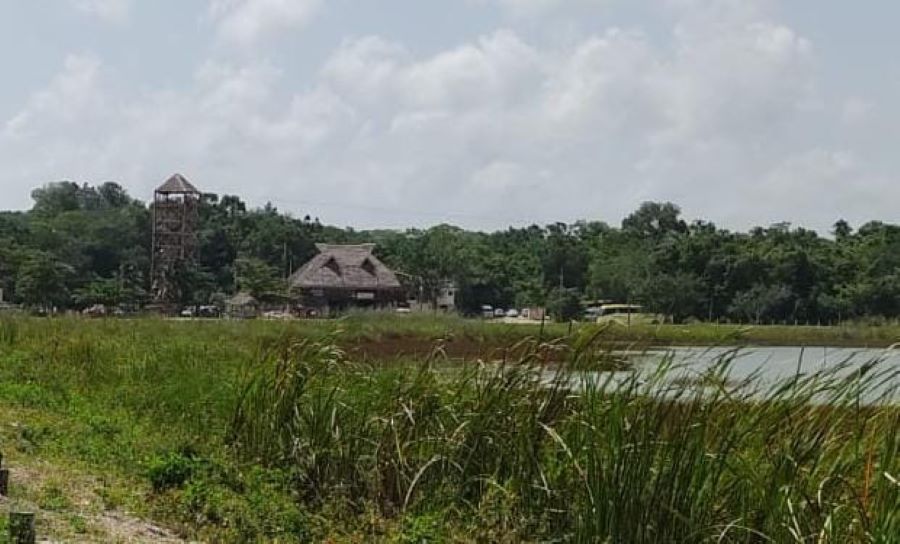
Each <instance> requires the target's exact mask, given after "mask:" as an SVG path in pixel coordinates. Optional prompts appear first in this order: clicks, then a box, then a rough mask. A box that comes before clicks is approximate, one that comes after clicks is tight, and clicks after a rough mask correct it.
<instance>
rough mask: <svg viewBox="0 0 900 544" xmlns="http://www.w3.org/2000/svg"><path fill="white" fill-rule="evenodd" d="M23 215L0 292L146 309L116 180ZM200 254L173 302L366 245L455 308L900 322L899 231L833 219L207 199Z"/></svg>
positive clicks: (135, 229) (271, 277)
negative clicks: (516, 212)
mask: <svg viewBox="0 0 900 544" xmlns="http://www.w3.org/2000/svg"><path fill="white" fill-rule="evenodd" d="M32 197H33V200H34V204H33V207H32V208H31V209H30V210H28V211H25V212H0V288H2V290H3V293H4V298H5V300H6V301H7V302H14V303H20V304H22V305H25V306H27V307H32V308H43V309H49V308H55V309H59V310H64V309H82V308H86V307H89V306H92V305H96V304H103V305H107V306H111V307H129V308H133V309H137V308H140V307H142V306H143V305H145V304H147V303H148V302H149V301H148V297H149V295H148V292H149V287H150V286H149V277H150V266H151V263H150V253H151V212H150V209H149V207H148V205H147V204H145V203H144V202H141V201H140V200H138V199H135V198H133V197H131V196H130V195H129V194H128V193H127V192H126V191H125V190H124V189H123V188H122V187H121V186H120V185H118V184H116V183H111V182H110V183H103V184H101V185H98V186H91V185H87V184H76V183H72V182H57V183H51V184H48V185H45V186H43V187H41V188H39V189H36V190H35V191H34V192H33V193H32ZM198 236H199V243H200V246H199V255H198V259H197V261H196V262H195V263H193V265H191V266H190V267H188V268H186V269H185V270H184V271H183V273H182V274H180V276H179V282H180V289H179V293H180V295H179V296H180V298H181V300H180V302H181V304H183V305H185V306H187V305H196V304H210V303H212V304H217V303H218V304H220V303H222V302H223V301H224V300H225V299H227V297H228V296H230V295H231V294H233V293H235V292H238V291H248V292H250V293H251V294H253V295H254V296H257V297H261V298H265V297H266V296H270V295H273V296H274V295H280V294H284V289H285V286H286V282H285V281H284V279H285V278H286V277H287V276H288V275H289V274H290V272H291V271H292V270H295V269H296V268H298V267H299V266H300V265H302V264H303V263H304V262H306V261H307V260H308V259H310V258H311V257H312V256H313V255H314V254H315V252H316V249H315V244H316V243H318V242H327V243H364V242H373V243H376V244H377V250H376V251H377V254H378V255H379V257H380V258H381V259H382V260H384V261H385V262H386V263H387V264H388V265H389V266H391V267H393V268H394V269H395V270H396V271H398V272H400V273H401V278H403V280H404V281H405V282H406V283H407V284H408V285H409V286H410V288H411V289H412V290H415V291H417V292H419V293H421V294H423V295H424V296H425V298H426V299H427V298H430V297H433V296H435V295H436V293H437V291H438V290H439V289H440V288H441V287H442V286H444V285H445V284H446V283H447V282H452V283H454V284H455V285H456V286H457V288H458V292H459V294H458V300H457V302H458V306H459V308H460V309H461V311H463V312H464V313H470V314H474V313H477V312H478V311H479V309H480V308H481V306H482V305H486V304H489V305H492V306H494V307H501V308H521V307H529V306H548V307H550V308H551V309H552V310H553V311H554V313H555V314H556V315H557V316H561V317H566V318H568V317H574V316H576V315H577V314H578V313H579V311H580V310H579V307H580V304H581V303H582V302H583V301H585V300H600V299H603V300H611V301H617V302H629V303H634V304H641V305H643V306H644V307H645V308H646V309H647V310H648V311H652V312H658V313H664V314H667V315H670V316H672V317H673V319H674V320H675V321H679V322H680V321H685V320H689V319H700V320H729V321H739V322H771V321H777V322H795V321H798V322H835V321H840V320H847V319H860V318H873V319H881V318H895V317H898V316H900V226H897V225H892V224H886V223H882V222H878V221H872V222H869V223H866V224H864V225H862V226H860V227H859V228H858V229H856V230H854V229H853V228H852V227H851V226H850V225H849V224H847V222H845V221H838V222H837V223H835V225H834V228H833V231H832V232H831V233H829V234H828V235H827V236H822V235H820V234H818V233H816V232H814V231H812V230H807V229H803V228H793V227H792V226H791V225H790V224H789V223H779V224H775V225H771V226H768V227H757V228H754V229H752V230H750V231H749V232H733V231H730V230H728V229H722V228H719V227H717V226H716V225H714V224H712V223H710V222H706V221H693V222H688V221H686V220H685V219H683V218H682V216H681V212H680V210H679V208H678V206H676V205H675V204H672V203H654V202H648V203H644V204H642V205H641V206H640V207H639V208H638V209H637V210H636V211H635V212H633V213H632V214H630V215H629V216H628V217H626V218H625V219H624V220H623V221H622V222H621V224H620V225H618V226H612V225H610V224H608V223H605V222H602V221H578V222H576V223H573V224H565V223H555V224H551V225H545V226H538V225H532V226H529V227H523V228H509V229H506V230H502V231H497V232H491V233H486V232H475V231H468V230H464V229H461V228H457V227H454V226H450V225H438V226H435V227H432V228H429V229H409V230H405V231H394V230H354V229H351V228H337V227H332V226H327V225H323V224H321V223H320V222H319V221H318V219H312V218H310V217H308V216H307V217H303V218H298V217H294V216H292V215H290V214H285V213H281V212H279V210H277V209H276V208H275V207H274V206H272V205H266V206H264V207H262V208H252V209H251V208H250V207H248V206H247V205H246V203H245V202H243V201H242V200H241V199H240V198H239V197H237V196H231V195H229V196H222V197H221V198H220V197H218V196H216V195H204V196H203V198H202V201H201V206H200V229H199V233H198Z"/></svg>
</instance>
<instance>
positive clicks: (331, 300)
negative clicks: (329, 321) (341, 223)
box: [289, 244, 404, 315]
mask: <svg viewBox="0 0 900 544" xmlns="http://www.w3.org/2000/svg"><path fill="white" fill-rule="evenodd" d="M316 248H317V249H318V250H319V254H318V255H316V256H315V257H313V258H312V260H310V261H309V262H308V263H306V264H304V265H303V266H302V267H301V268H300V269H299V270H297V272H295V273H294V274H293V275H292V276H291V278H290V280H289V282H290V284H289V287H290V291H291V294H292V295H294V296H296V297H298V298H299V300H300V302H301V304H302V305H303V307H304V308H307V309H315V310H316V311H317V312H318V313H319V314H320V315H330V314H334V313H339V312H343V311H346V310H350V309H355V308H367V309H384V308H392V307H395V306H396V305H397V304H398V303H400V302H401V301H402V300H403V298H404V297H403V287H402V286H401V285H400V281H399V280H398V279H397V276H396V274H394V272H393V271H392V270H391V269H390V268H388V267H387V266H386V265H385V264H384V263H382V262H381V261H380V260H378V258H377V257H375V255H374V254H373V251H374V250H375V244H359V245H330V244H316Z"/></svg>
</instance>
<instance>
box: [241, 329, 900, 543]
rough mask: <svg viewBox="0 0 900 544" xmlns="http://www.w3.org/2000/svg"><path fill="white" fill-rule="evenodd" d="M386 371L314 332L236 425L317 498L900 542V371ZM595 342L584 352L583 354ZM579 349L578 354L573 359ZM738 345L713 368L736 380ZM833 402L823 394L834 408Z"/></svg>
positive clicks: (583, 523)
mask: <svg viewBox="0 0 900 544" xmlns="http://www.w3.org/2000/svg"><path fill="white" fill-rule="evenodd" d="M541 349H543V347H542V346H539V345H536V344H535V345H533V348H532V351H531V352H530V353H527V354H525V355H523V356H522V358H521V360H520V361H516V362H515V363H513V364H498V365H470V366H467V367H465V368H462V369H460V370H459V371H458V372H453V373H447V372H444V371H441V370H439V368H438V367H437V366H436V365H435V364H434V361H433V360H431V361H427V362H425V363H423V364H422V365H420V366H419V367H417V368H415V369H408V368H406V369H397V370H381V371H375V370H373V369H372V368H367V367H362V366H359V365H355V364H353V363H351V362H350V361H347V360H346V359H344V358H343V355H342V353H341V352H340V351H339V350H336V349H334V347H333V345H332V344H331V343H329V342H327V341H325V342H311V341H303V342H300V343H297V344H295V345H292V346H290V348H288V349H286V350H284V351H283V352H282V353H281V354H280V355H279V356H278V357H276V358H275V359H274V360H273V361H271V362H270V364H268V365H266V366H265V367H263V368H262V369H261V370H260V371H259V373H258V374H257V376H256V377H255V378H254V379H253V380H252V381H251V382H250V386H249V387H248V388H247V390H246V391H245V394H244V396H243V398H242V401H241V403H240V404H239V408H238V409H237V412H236V417H235V419H234V421H233V422H232V435H231V439H232V443H233V445H234V447H235V448H236V450H237V451H238V452H239V453H240V454H241V455H243V456H245V457H246V458H248V459H254V460H256V461H258V462H262V463H265V464H271V465H276V466H284V467H291V468H293V469H295V470H296V484H297V486H298V491H299V492H300V493H301V494H302V495H303V496H304V497H307V498H308V499H309V500H321V499H322V498H324V497H329V496H333V495H334V494H339V495H341V496H343V497H345V498H346V500H347V501H348V504H350V505H351V506H352V508H355V509H358V510H360V511H363V510H365V509H366V508H368V507H371V505H376V507H377V508H378V509H379V511H380V512H381V513H382V515H385V516H392V515H396V514H397V513H402V512H413V513H415V512H419V513H422V512H435V511H438V512H448V513H449V514H448V515H451V516H455V517H457V518H458V519H463V520H470V521H471V522H472V523H474V524H475V526H477V527H478V528H479V530H495V531H498V534H500V533H504V534H507V535H509V534H517V535H518V537H521V538H529V539H538V540H544V539H551V540H552V539H557V540H566V541H576V542H597V541H600V542H604V541H610V542H713V541H715V542H747V543H749V542H894V541H896V539H898V538H900V520H898V514H897V512H898V509H900V487H898V485H897V483H896V479H897V474H898V472H900V457H898V455H897V453H898V446H900V439H898V435H897V429H898V428H900V410H898V409H897V407H895V406H890V405H883V404H874V405H863V404H861V403H860V399H861V398H862V397H863V396H864V394H865V393H866V392H867V391H869V390H870V389H871V388H872V387H874V386H875V385H876V384H877V383H878V382H881V381H883V380H885V379H896V378H897V373H896V371H891V370H890V369H886V370H879V369H878V368H877V365H873V366H871V367H867V368H864V369H862V370H860V371H858V372H856V373H854V374H853V375H851V376H850V377H846V376H842V375H841V374H840V373H839V372H837V371H827V372H822V373H818V374H815V375H809V376H796V377H794V378H793V379H791V380H788V381H784V382H782V383H779V384H777V385H776V386H774V387H769V388H767V389H760V387H759V386H757V385H755V384H754V383H753V382H750V381H745V382H741V383H737V384H731V385H727V384H728V380H718V381H714V382H711V383H718V384H720V385H718V386H716V387H709V386H707V385H704V384H703V383H698V384H696V385H690V384H687V385H685V384H679V385H673V384H672V382H671V380H670V379H669V377H670V376H671V373H672V369H671V367H670V364H669V363H664V364H663V366H662V367H661V369H660V370H659V371H658V372H656V373H653V374H650V375H647V374H637V373H635V374H633V375H632V376H631V377H630V378H628V379H625V380H624V381H623V380H613V379H611V378H601V379H598V378H597V377H596V376H592V377H590V378H588V379H585V380H584V381H583V382H581V383H579V384H577V386H575V384H573V381H572V379H571V374H568V373H567V371H566V370H565V369H560V370H559V371H558V373H557V374H556V376H555V379H551V380H548V379H547V376H546V371H545V370H543V369H542V368H541V367H539V366H536V365H534V364H532V363H533V362H534V361H537V360H540V359H541V357H540V354H539V352H540V350H541ZM579 356H580V355H579V354H578V353H576V354H575V355H574V358H575V359H577V358H578V357H579ZM572 362H573V363H574V362H575V361H574V360H573V361H572ZM729 364H730V361H729V360H727V359H725V360H723V361H721V362H720V364H719V366H718V367H717V368H715V369H713V372H715V373H718V374H720V375H721V376H727V374H728V370H729ZM823 401H824V404H823Z"/></svg>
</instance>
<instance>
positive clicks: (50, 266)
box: [16, 252, 72, 311]
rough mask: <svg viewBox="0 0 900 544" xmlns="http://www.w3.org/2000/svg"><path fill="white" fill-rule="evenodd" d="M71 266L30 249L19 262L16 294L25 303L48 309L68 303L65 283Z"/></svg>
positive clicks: (61, 306)
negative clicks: (26, 255)
mask: <svg viewBox="0 0 900 544" xmlns="http://www.w3.org/2000/svg"><path fill="white" fill-rule="evenodd" d="M71 275H72V269H71V267H69V266H67V265H66V264H64V263H61V262H59V261H56V260H54V259H53V257H52V256H50V255H48V254H46V253H42V252H33V253H31V254H30V255H29V256H28V257H27V258H26V260H25V262H24V263H23V264H22V267H21V269H20V270H19V275H18V279H17V281H16V295H17V296H18V297H19V298H20V299H21V300H22V302H24V303H25V304H26V305H28V306H31V307H35V308H39V309H42V310H46V311H50V310H53V309H54V308H65V307H67V306H68V305H69V303H70V291H69V287H68V285H67V282H68V280H69V279H70V278H71Z"/></svg>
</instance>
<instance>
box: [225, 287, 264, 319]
mask: <svg viewBox="0 0 900 544" xmlns="http://www.w3.org/2000/svg"><path fill="white" fill-rule="evenodd" d="M225 313H226V315H228V317H231V318H238V319H247V318H249V317H256V316H257V315H258V314H259V301H257V300H256V299H255V298H254V297H253V296H252V295H251V294H250V293H246V292H240V293H238V294H236V295H234V296H233V297H231V298H230V299H228V300H227V301H226V302H225Z"/></svg>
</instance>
